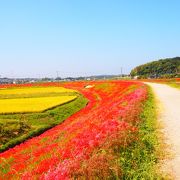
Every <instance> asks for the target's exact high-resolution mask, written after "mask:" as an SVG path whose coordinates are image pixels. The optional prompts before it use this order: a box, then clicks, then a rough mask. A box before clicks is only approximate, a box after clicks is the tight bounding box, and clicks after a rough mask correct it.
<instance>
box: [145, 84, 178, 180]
mask: <svg viewBox="0 0 180 180" xmlns="http://www.w3.org/2000/svg"><path fill="white" fill-rule="evenodd" d="M146 84H148V85H149V86H150V87H152V89H153V91H154V93H155V95H156V97H157V100H158V101H159V103H160V106H162V109H161V111H160V114H159V118H160V119H159V120H160V121H161V122H162V123H163V132H164V135H165V141H166V142H165V143H167V144H168V145H170V146H169V147H170V151H171V153H172V158H171V159H170V160H167V161H165V162H164V163H165V164H164V166H166V167H167V168H168V170H169V171H170V173H173V176H174V178H175V179H176V180H180V90H178V89H175V88H172V87H170V86H168V85H164V84H156V83H146Z"/></svg>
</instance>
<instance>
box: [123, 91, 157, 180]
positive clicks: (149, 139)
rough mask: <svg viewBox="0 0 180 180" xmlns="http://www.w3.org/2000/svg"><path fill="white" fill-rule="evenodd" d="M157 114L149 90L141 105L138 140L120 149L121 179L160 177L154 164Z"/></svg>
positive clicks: (155, 158)
mask: <svg viewBox="0 0 180 180" xmlns="http://www.w3.org/2000/svg"><path fill="white" fill-rule="evenodd" d="M156 123H157V116H156V108H155V100H154V97H153V94H152V92H151V90H149V97H148V100H147V101H146V103H145V104H144V106H143V112H142V114H141V123H140V124H139V135H137V137H138V140H137V141H135V142H134V143H133V144H131V145H130V146H129V147H128V148H127V147H125V148H121V150H120V156H121V158H120V165H121V168H122V172H123V178H122V179H149V180H150V179H160V175H159V174H158V173H157V171H156V168H155V165H156V163H157V161H158V155H157V152H158V148H159V143H158V139H157V124H156Z"/></svg>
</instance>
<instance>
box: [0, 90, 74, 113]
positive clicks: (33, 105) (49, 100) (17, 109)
mask: <svg viewBox="0 0 180 180" xmlns="http://www.w3.org/2000/svg"><path fill="white" fill-rule="evenodd" d="M42 90H43V88H42ZM7 91H8V90H7ZM10 91H11V90H10ZM27 91H28V89H27ZM27 91H26V92H27ZM37 91H39V90H37ZM37 91H36V92H37ZM18 92H19V93H20V91H18ZM11 93H12V92H11ZM76 98H77V96H56V97H40V98H20V99H0V114H9V113H28V112H42V111H45V110H47V109H51V108H53V107H56V106H59V105H62V104H64V103H67V102H70V101H72V100H74V99H76Z"/></svg>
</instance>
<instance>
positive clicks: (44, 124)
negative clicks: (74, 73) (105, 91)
mask: <svg viewBox="0 0 180 180" xmlns="http://www.w3.org/2000/svg"><path fill="white" fill-rule="evenodd" d="M32 89H35V91H37V90H36V88H32ZM12 92H13V91H12ZM56 96H57V97H59V96H77V98H76V99H75V100H73V101H71V102H67V103H65V104H63V105H61V106H58V107H56V108H54V109H51V110H47V111H44V112H40V113H26V114H24V113H23V114H22V113H21V114H6V115H2V114H1V115H0V152H2V151H5V150H7V149H8V148H11V147H14V146H15V145H17V144H19V143H21V142H23V141H25V140H27V139H29V138H31V137H34V136H37V135H39V134H41V133H43V132H44V131H46V130H47V129H50V128H52V127H54V126H56V125H58V124H60V123H61V122H63V121H64V120H65V119H66V118H68V117H69V116H71V115H72V114H74V113H76V112H77V111H79V110H80V109H81V108H83V107H85V106H86V104H87V99H85V98H84V97H83V96H82V95H81V94H79V93H78V92H74V91H72V92H71V91H66V92H64V91H63V92H52V91H49V92H43V91H41V92H34V93H32V92H31V91H30V92H28V93H26V94H20V93H19V94H18V93H16V94H13V93H9V94H7V93H5V94H3V93H2V94H1V95H0V99H8V100H9V99H13V98H21V99H22V98H29V97H31V98H32V97H34V98H35V97H37V98H39V97H56Z"/></svg>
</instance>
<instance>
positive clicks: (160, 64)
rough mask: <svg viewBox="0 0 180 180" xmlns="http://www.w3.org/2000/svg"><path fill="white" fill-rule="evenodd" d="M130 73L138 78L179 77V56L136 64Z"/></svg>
mask: <svg viewBox="0 0 180 180" xmlns="http://www.w3.org/2000/svg"><path fill="white" fill-rule="evenodd" d="M130 75H131V76H132V77H135V76H136V77H138V78H174V77H180V57H175V58H167V59H160V60H158V61H153V62H149V63H146V64H143V65H140V66H137V67H135V68H134V69H133V70H132V71H131V73H130Z"/></svg>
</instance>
